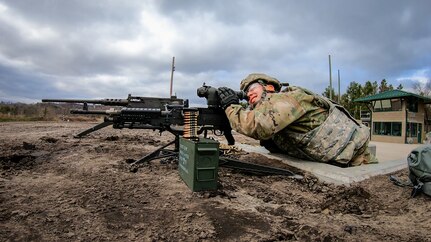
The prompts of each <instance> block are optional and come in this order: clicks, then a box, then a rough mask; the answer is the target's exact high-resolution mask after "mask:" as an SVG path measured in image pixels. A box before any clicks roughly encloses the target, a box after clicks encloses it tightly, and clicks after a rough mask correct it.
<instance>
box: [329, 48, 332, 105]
mask: <svg viewBox="0 0 431 242" xmlns="http://www.w3.org/2000/svg"><path fill="white" fill-rule="evenodd" d="M329 99H331V100H332V70H331V55H329Z"/></svg>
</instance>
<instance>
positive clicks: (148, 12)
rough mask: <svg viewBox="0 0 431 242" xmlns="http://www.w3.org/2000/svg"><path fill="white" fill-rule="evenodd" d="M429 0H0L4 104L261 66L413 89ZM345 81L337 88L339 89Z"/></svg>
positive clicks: (430, 66)
mask: <svg viewBox="0 0 431 242" xmlns="http://www.w3.org/2000/svg"><path fill="white" fill-rule="evenodd" d="M430 9H431V1H428V0H423V1H419V0H412V1H404V0H386V1H385V0H381V1H375V0H362V1H345V0H326V1H293V0H279V1H276V0H274V1H273V0H267V1H258V0H255V1H254V0H248V1H247V0H238V1H231V0H221V1H197V0H196V1H191V0H189V1H187V0H184V1H183V0H176V1H167V0H166V1H163V0H136V1H134V0H127V1H123V0H104V1H102V0H94V1H89V0H67V1H66V0H64V1H60V0H58V1H56V0H37V1H32V0H0V100H1V101H14V102H16V101H19V102H26V103H32V102H37V101H40V99H42V98H59V97H63V98H105V97H106V98H108V97H109V98H126V97H127V94H129V93H131V94H133V95H138V96H157V97H168V96H169V86H170V84H169V82H170V72H171V63H172V57H173V56H175V61H176V71H175V73H174V92H175V93H176V94H177V96H178V97H180V98H187V99H190V101H191V103H198V102H199V101H198V100H199V98H197V97H196V88H198V87H199V86H201V85H202V84H203V83H204V82H205V83H207V84H208V85H212V86H228V87H231V88H234V89H238V87H239V82H240V81H241V80H242V79H243V78H244V77H245V76H246V75H247V74H249V73H251V72H263V73H267V74H269V75H272V76H274V77H277V78H278V79H279V80H281V81H283V82H289V83H290V84H291V85H299V86H303V87H306V88H308V89H311V90H312V91H315V92H317V93H322V92H323V91H324V89H325V87H326V86H328V83H329V64H328V55H331V58H332V79H333V82H334V85H335V84H336V83H337V78H338V77H337V70H340V74H341V82H342V85H341V92H344V91H345V90H346V87H347V85H348V84H349V83H350V82H351V81H356V82H359V83H364V82H365V81H367V80H370V81H378V82H380V80H382V79H384V78H385V79H386V80H388V82H389V83H391V84H393V85H394V86H398V85H399V84H400V83H401V84H403V85H404V87H405V88H409V87H411V83H412V82H413V81H422V82H424V81H426V80H428V79H430V78H431V21H430V15H429V13H430ZM335 89H336V90H337V89H338V88H337V87H336V86H335Z"/></svg>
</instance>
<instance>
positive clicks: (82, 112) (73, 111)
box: [70, 109, 120, 115]
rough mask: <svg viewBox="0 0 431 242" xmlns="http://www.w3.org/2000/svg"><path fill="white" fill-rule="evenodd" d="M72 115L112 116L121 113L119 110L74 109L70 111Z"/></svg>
mask: <svg viewBox="0 0 431 242" xmlns="http://www.w3.org/2000/svg"><path fill="white" fill-rule="evenodd" d="M70 113H71V114H95V115H110V114H115V113H120V111H119V110H118V111H117V110H115V111H114V110H81V109H72V110H70Z"/></svg>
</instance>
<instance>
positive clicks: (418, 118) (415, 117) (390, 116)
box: [371, 100, 426, 144]
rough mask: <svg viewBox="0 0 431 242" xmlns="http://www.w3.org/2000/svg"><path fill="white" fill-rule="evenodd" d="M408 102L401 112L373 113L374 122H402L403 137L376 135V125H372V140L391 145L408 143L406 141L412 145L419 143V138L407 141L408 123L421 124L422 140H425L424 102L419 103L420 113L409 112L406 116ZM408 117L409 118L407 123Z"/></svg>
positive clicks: (403, 102) (404, 104) (403, 104)
mask: <svg viewBox="0 0 431 242" xmlns="http://www.w3.org/2000/svg"><path fill="white" fill-rule="evenodd" d="M406 106H407V105H406V101H405V100H403V101H402V106H401V107H402V108H401V111H387V112H372V122H373V123H374V122H401V130H402V132H401V136H388V135H375V134H374V124H373V125H371V140H372V141H380V142H389V143H406V140H408V141H409V142H412V143H415V144H416V143H418V139H417V137H411V138H412V139H406V130H407V122H412V123H418V124H421V127H422V130H421V140H422V141H423V140H424V138H425V134H426V132H425V127H424V120H425V105H424V103H423V102H422V101H420V102H419V105H418V112H417V113H413V112H408V114H407V115H406ZM406 116H407V117H408V119H407V122H406Z"/></svg>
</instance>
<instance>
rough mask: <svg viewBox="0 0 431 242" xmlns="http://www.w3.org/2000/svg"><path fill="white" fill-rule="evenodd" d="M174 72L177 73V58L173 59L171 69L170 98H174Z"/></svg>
mask: <svg viewBox="0 0 431 242" xmlns="http://www.w3.org/2000/svg"><path fill="white" fill-rule="evenodd" d="M174 71H175V56H174V57H172V67H171V89H170V91H169V97H172V86H173V83H174Z"/></svg>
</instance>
